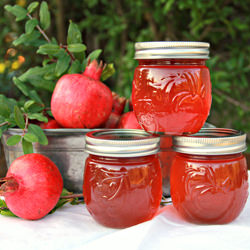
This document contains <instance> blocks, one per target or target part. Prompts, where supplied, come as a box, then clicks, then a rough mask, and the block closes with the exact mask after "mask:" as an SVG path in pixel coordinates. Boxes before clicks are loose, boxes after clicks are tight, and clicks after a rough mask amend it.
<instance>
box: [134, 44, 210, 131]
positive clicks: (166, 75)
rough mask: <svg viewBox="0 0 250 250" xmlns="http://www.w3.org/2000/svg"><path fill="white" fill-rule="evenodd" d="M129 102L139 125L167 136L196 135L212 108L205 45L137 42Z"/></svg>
mask: <svg viewBox="0 0 250 250" xmlns="http://www.w3.org/2000/svg"><path fill="white" fill-rule="evenodd" d="M135 47H136V53H135V58H136V59H137V60H138V62H139V65H138V67H137V68H136V69H135V72H134V80H133V89H132V103H133V108H134V112H135V115H136V117H137V119H138V121H139V123H140V124H141V126H142V127H143V128H144V129H145V130H146V131H150V132H164V133H165V134H168V135H181V134H183V133H196V132H198V131H199V130H200V129H201V128H202V126H203V124H204V123H205V121H206V119H207V117H208V115H209V112H210V107H211V100H212V99H211V82H210V74H209V69H208V68H207V67H206V66H205V60H206V59H207V58H208V53H209V52H208V47H209V44H208V43H201V42H142V43H136V45H135Z"/></svg>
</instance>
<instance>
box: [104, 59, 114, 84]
mask: <svg viewBox="0 0 250 250" xmlns="http://www.w3.org/2000/svg"><path fill="white" fill-rule="evenodd" d="M114 73H115V68H114V64H113V63H109V64H108V65H107V66H106V67H105V68H104V70H103V72H102V76H101V80H102V81H105V80H107V79H108V78H109V77H110V76H112V75H113V74H114Z"/></svg>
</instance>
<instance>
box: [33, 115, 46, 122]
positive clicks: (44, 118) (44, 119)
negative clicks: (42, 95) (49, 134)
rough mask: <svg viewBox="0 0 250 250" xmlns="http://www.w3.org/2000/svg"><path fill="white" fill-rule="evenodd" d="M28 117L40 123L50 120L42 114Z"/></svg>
mask: <svg viewBox="0 0 250 250" xmlns="http://www.w3.org/2000/svg"><path fill="white" fill-rule="evenodd" d="M28 117H29V119H31V120H38V121H40V122H48V118H47V117H46V116H44V115H43V114H42V113H34V114H31V113H29V114H28Z"/></svg>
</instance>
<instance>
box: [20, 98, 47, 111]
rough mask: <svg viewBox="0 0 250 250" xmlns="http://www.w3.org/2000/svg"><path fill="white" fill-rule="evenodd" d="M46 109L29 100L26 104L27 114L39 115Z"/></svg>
mask: <svg viewBox="0 0 250 250" xmlns="http://www.w3.org/2000/svg"><path fill="white" fill-rule="evenodd" d="M43 109H44V105H41V104H38V103H36V102H35V101H34V100H29V101H27V102H25V103H24V110H25V112H27V113H28V112H32V113H37V112H41V111H42V110H43Z"/></svg>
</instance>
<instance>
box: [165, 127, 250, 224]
mask: <svg viewBox="0 0 250 250" xmlns="http://www.w3.org/2000/svg"><path fill="white" fill-rule="evenodd" d="M245 140H246V135H245V134H241V133H238V132H237V131H235V130H229V129H202V130H201V132H199V133H197V134H196V135H195V136H187V137H185V136H184V137H174V149H175V150H176V151H177V153H176V157H175V159H174V161H173V164H172V169H171V177H170V187H171V197H172V202H173V205H174V207H175V208H176V209H177V211H178V212H179V213H180V215H181V216H183V217H184V218H185V219H187V220H188V221H190V222H194V223H209V224H223V223H228V222H231V221H233V220H234V219H235V218H237V217H238V215H239V214H240V212H241V211H242V209H243V208H244V206H245V203H246V201H247V197H248V173H247V164H246V159H245V157H244V156H243V154H242V151H244V150H245V149H246V144H245Z"/></svg>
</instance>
